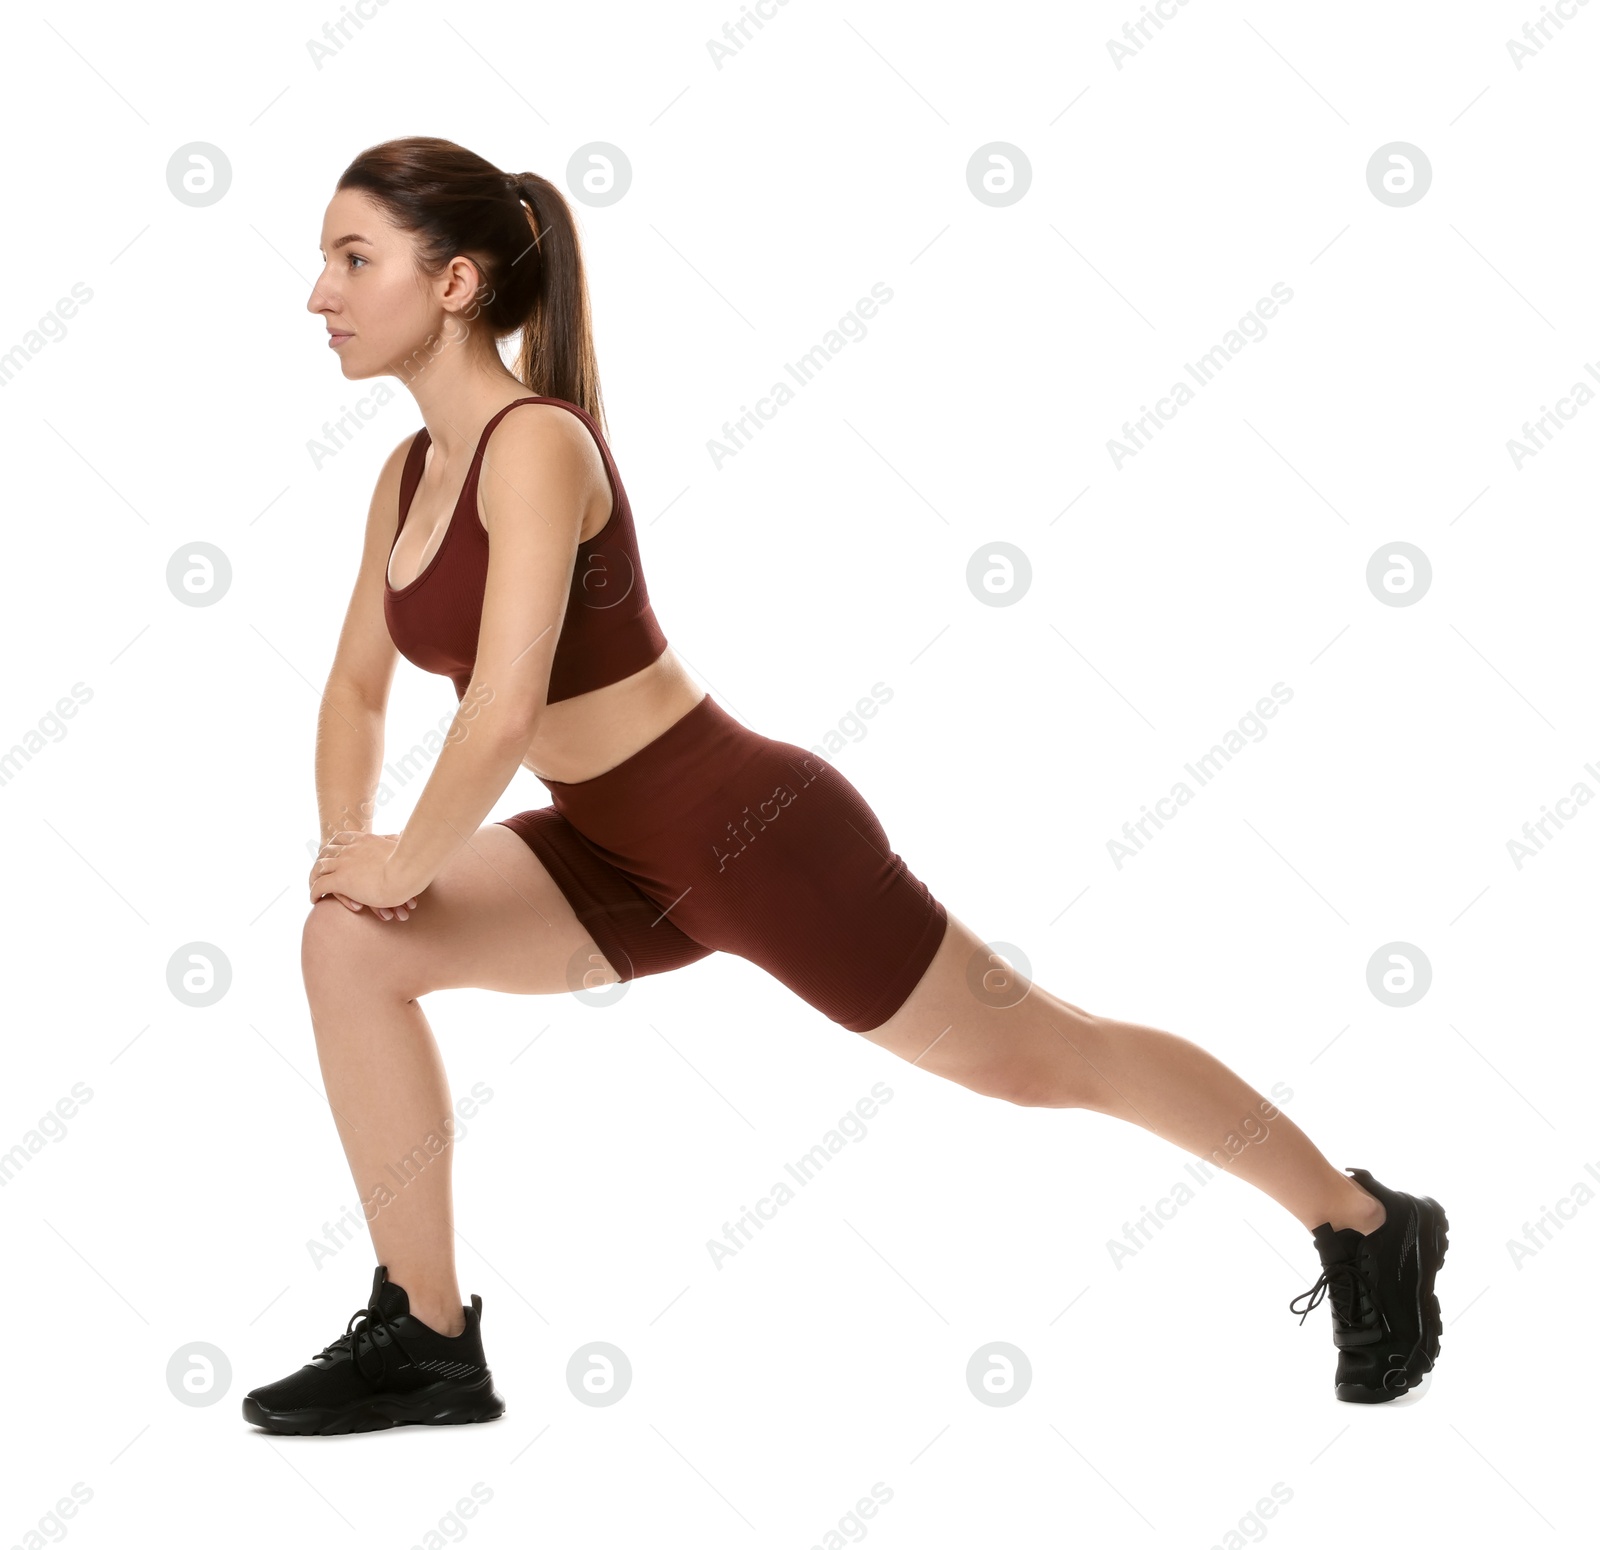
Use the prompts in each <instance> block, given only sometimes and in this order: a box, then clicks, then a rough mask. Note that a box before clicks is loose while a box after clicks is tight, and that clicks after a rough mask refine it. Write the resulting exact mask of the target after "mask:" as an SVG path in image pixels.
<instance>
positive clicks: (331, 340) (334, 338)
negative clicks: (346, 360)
mask: <svg viewBox="0 0 1600 1550" xmlns="http://www.w3.org/2000/svg"><path fill="white" fill-rule="evenodd" d="M354 338H355V335H354V334H340V333H334V332H332V331H331V330H330V331H329V334H328V348H329V349H330V350H337V349H338V348H339V346H340V345H342V344H343V343H344V342H345V340H346V339H354Z"/></svg>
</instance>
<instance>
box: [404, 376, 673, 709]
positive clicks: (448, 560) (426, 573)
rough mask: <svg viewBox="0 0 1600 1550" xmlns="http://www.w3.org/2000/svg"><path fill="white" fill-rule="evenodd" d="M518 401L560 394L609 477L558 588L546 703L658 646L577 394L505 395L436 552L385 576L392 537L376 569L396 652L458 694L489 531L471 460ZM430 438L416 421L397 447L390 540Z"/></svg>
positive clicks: (618, 483)
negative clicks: (568, 583)
mask: <svg viewBox="0 0 1600 1550" xmlns="http://www.w3.org/2000/svg"><path fill="white" fill-rule="evenodd" d="M518 404H560V405H561V407H562V408H563V409H570V410H571V411H572V413H573V414H575V415H577V417H578V418H579V419H580V420H582V421H583V423H584V424H585V425H586V426H587V427H588V429H589V434H590V435H591V436H593V437H594V439H595V442H596V444H597V445H598V446H599V448H600V456H601V458H602V459H603V460H604V462H605V465H606V478H607V479H608V480H609V481H610V484H611V515H610V517H609V518H607V520H606V525H605V526H604V527H603V528H601V529H600V531H599V532H598V533H596V534H595V535H594V537H593V538H591V539H589V540H588V541H587V542H586V543H581V544H579V546H578V550H577V556H576V560H575V563H574V565H573V570H572V589H571V591H570V592H569V593H568V594H567V612H566V617H565V618H564V619H563V621H562V624H561V638H560V639H559V640H558V641H557V642H556V651H555V659H554V661H553V662H552V663H551V666H550V688H549V693H548V694H547V695H546V703H547V704H551V705H554V704H555V703H556V702H557V701H558V700H570V699H572V698H573V697H574V696H576V695H579V694H587V693H588V692H589V691H590V690H591V689H603V688H604V687H605V686H606V685H607V684H613V683H616V682H618V681H619V680H620V679H623V678H627V677H629V676H631V675H632V674H634V673H637V672H639V671H640V670H641V669H642V668H646V667H648V666H649V665H650V664H651V663H652V662H654V661H655V660H656V658H657V657H659V656H660V655H661V653H662V652H663V651H665V650H666V649H667V637H666V636H665V635H664V634H663V633H662V631H661V626H660V624H659V623H657V621H656V616H655V611H654V610H653V609H652V608H651V606H650V594H649V592H648V591H646V589H645V584H644V571H643V570H642V569H641V568H640V565H639V545H638V538H637V535H636V534H635V533H634V529H633V511H632V508H631V507H630V506H629V505H628V494H627V491H626V490H624V489H623V488H622V480H621V478H620V477H619V476H618V474H617V466H616V464H615V463H614V462H612V460H611V449H610V448H609V447H607V446H606V444H605V440H604V438H603V437H602V436H601V435H600V431H599V429H598V427H597V426H596V425H595V423H594V421H593V419H591V418H590V416H589V415H588V413H587V412H586V411H585V410H583V409H581V408H580V407H579V406H578V405H577V404H571V403H568V402H567V401H566V399H564V398H550V397H547V396H545V395H543V394H530V395H529V396H528V397H527V398H518V399H515V400H513V401H512V402H511V403H509V404H507V405H506V406H505V408H504V409H502V410H500V412H499V413H498V414H496V415H495V416H494V417H493V418H492V419H491V420H490V421H489V423H488V424H487V425H485V426H484V428H483V434H482V435H481V436H480V437H479V438H478V446H477V450H476V451H475V452H474V453H473V454H472V462H471V463H470V464H469V465H468V468H467V482H466V483H465V484H464V485H463V486H462V487H461V495H460V498H459V499H458V500H457V501H456V505H455V510H454V511H452V512H451V514H450V521H449V522H448V523H447V524H446V526H445V530H444V537H443V539H442V540H441V541H440V543H439V548H438V550H437V552H436V553H435V554H434V556H433V558H432V559H431V560H429V561H428V563H427V564H426V565H425V566H423V568H422V570H421V571H420V572H419V573H418V575H417V578H416V580H414V581H411V582H408V583H407V584H406V585H405V586H403V587H398V588H396V587H392V586H390V584H389V572H388V569H387V566H388V564H389V563H392V561H393V559H394V544H390V545H389V560H388V561H386V562H385V570H384V573H383V617H384V620H385V622H386V623H387V624H388V626H389V638H390V639H391V640H392V641H393V642H394V643H395V646H396V647H397V648H398V649H399V652H400V654H401V656H403V657H405V658H406V660H407V661H409V662H413V663H415V664H416V665H417V666H418V667H420V668H422V669H423V670H424V671H425V672H429V673H443V674H445V675H447V676H448V677H449V678H450V679H451V680H452V681H453V682H454V684H455V689H456V698H457V699H460V698H461V697H462V696H463V695H465V694H466V692H467V685H468V684H469V683H471V682H472V669H473V664H474V663H475V662H476V660H477V656H478V627H479V625H480V623H481V622H482V618H483V590H484V584H485V582H486V581H487V580H488V575H489V535H488V533H486V532H485V531H484V527H483V523H482V522H480V521H479V520H478V471H479V465H480V464H481V463H482V461H483V449H484V447H485V445H486V444H487V443H488V440H489V433H490V432H491V431H492V430H493V429H494V428H495V426H496V425H498V424H499V423H500V420H501V418H502V416H504V415H505V414H506V413H507V412H508V411H510V410H512V409H514V408H516V406H517V405H518ZM430 439H431V438H430V437H429V435H428V429H427V427H426V426H424V427H423V428H422V429H421V430H420V431H419V432H418V433H417V435H416V436H415V437H413V439H412V442H411V449H410V451H409V452H407V454H406V461H405V468H404V471H403V472H402V474H401V476H400V521H399V524H398V526H397V527H396V528H395V535H394V541H395V543H399V541H400V533H401V531H402V530H403V529H404V527H405V525H406V513H407V512H408V511H409V510H410V509H411V501H412V497H413V496H415V494H416V491H417V485H418V483H419V482H420V480H421V478H422V460H423V458H424V456H425V455H426V453H427V450H428V442H429V440H430Z"/></svg>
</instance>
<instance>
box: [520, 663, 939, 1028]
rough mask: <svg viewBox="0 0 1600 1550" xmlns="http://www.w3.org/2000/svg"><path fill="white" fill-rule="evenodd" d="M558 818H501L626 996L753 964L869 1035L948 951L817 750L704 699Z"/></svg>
mask: <svg viewBox="0 0 1600 1550" xmlns="http://www.w3.org/2000/svg"><path fill="white" fill-rule="evenodd" d="M545 785H547V786H548V787H549V788H550V793H551V795H552V797H553V798H554V799H555V800H554V805H553V806H551V807H539V808H533V809H530V810H529V811H528V812H525V813H517V814H516V815H515V816H513V817H511V818H501V819H498V820H497V822H500V823H503V824H504V825H505V826H506V827H507V828H508V829H510V830H512V831H513V832H514V833H516V834H518V835H520V836H521V837H522V839H523V840H524V841H525V842H526V843H527V845H528V846H529V848H530V849H531V850H532V851H533V853H534V854H535V855H536V856H538V858H539V860H540V861H541V862H543V864H544V866H545V869H546V870H547V871H548V872H549V873H550V876H551V877H552V878H553V879H554V880H555V883H556V886H557V887H558V888H560V890H561V892H562V893H563V894H564V895H565V896H566V898H567V901H568V902H569V903H570V904H571V905H572V908H573V911H574V913H575V914H576V915H577V917H578V920H579V922H580V923H581V924H582V925H583V926H584V927H585V928H586V929H587V930H588V932H589V934H590V935H591V936H592V937H593V938H594V941H595V945H596V946H597V947H598V948H599V949H600V951H601V952H602V953H603V954H604V955H605V957H606V960H607V962H609V963H610V964H611V966H612V968H614V969H615V970H616V971H617V973H618V974H619V975H620V976H621V977H622V978H623V979H625V980H629V979H636V978H638V977H640V976H642V975H645V974H661V973H664V972H665V971H666V970H668V969H676V968H679V967H681V966H682V965H684V964H688V963H693V962H694V961H695V960H696V959H699V958H704V957H706V956H707V955H708V954H710V953H713V952H727V953H735V954H737V955H738V956H739V957H741V958H747V959H749V960H750V962H752V963H754V964H757V965H759V966H760V967H761V968H763V969H765V970H766V971H767V973H769V974H771V975H773V976H774V977H775V978H776V979H778V980H780V981H782V983H783V984H785V985H787V986H788V987H789V989H790V990H792V991H794V993H795V994H796V995H798V996H800V997H801V998H802V999H804V1000H805V1001H808V1002H809V1003H810V1004H811V1005H812V1006H814V1007H816V1009H817V1010H818V1011H820V1012H821V1013H822V1014H823V1015H824V1016H826V1017H828V1018H831V1019H832V1020H833V1021H834V1022H836V1023H839V1024H840V1025H842V1026H843V1027H845V1028H848V1029H850V1030H851V1032H853V1033H866V1032H868V1031H869V1030H870V1029H873V1028H876V1027H878V1026H879V1025H880V1024H882V1023H885V1022H887V1021H888V1020H889V1018H890V1017H891V1016H893V1015H894V1013H895V1012H896V1011H898V1010H899V1008H900V1006H901V1005H902V1003H903V1002H904V1001H905V999H906V997H907V996H909V995H910V994H911V992H912V990H913V989H914V988H915V986H916V983H917V981H918V980H919V979H921V978H922V975H923V972H924V970H926V969H927V967H928V964H929V962H930V961H931V960H932V958H933V955H934V953H935V952H936V951H937V950H938V947H939V943H940V942H941V941H942V940H943V937H944V930H945V922H946V914H945V908H944V906H943V905H942V904H941V903H940V902H939V901H938V900H937V899H936V898H934V897H933V895H932V894H931V893H929V892H928V889H927V887H926V886H925V885H924V884H923V883H922V882H920V881H919V880H918V879H917V878H916V877H915V876H914V875H913V874H912V873H911V871H910V869H909V868H908V867H907V866H906V864H905V862H904V861H903V860H902V859H901V858H900V857H899V856H898V855H896V854H895V852H894V851H893V850H892V849H891V848H890V846H889V837H888V835H887V834H885V833H884V831H883V826H882V824H880V823H879V822H878V820H877V818H876V816H875V815H874V814H873V811H872V809H871V808H870V807H868V806H867V803H866V799H865V798H864V797H863V796H862V795H861V793H860V792H859V791H857V790H856V788H855V787H854V786H852V785H851V784H850V782H849V781H848V780H846V779H845V777H844V776H843V775H841V774H840V773H839V771H838V770H836V769H835V768H834V767H833V766H832V765H831V764H829V763H827V762H826V761H825V760H824V759H823V758H822V757H821V756H820V755H819V754H816V753H814V752H812V751H811V750H809V749H805V748H800V747H797V746H796V745H795V744H793V743H783V742H777V741H775V740H774V739H772V738H770V737H763V736H762V735H761V734H760V733H758V732H753V731H751V729H750V728H749V727H747V726H745V725H744V723H743V722H741V721H739V720H738V719H737V718H736V717H734V716H732V715H730V714H729V713H728V712H727V711H725V710H724V709H723V708H722V707H721V706H720V705H718V704H717V703H716V702H715V701H714V700H713V699H712V698H711V696H710V695H709V694H707V695H706V696H705V697H704V698H703V699H702V700H701V701H700V703H699V704H698V705H696V706H695V707H694V709H693V710H691V711H688V712H687V713H686V714H685V715H683V716H682V717H680V718H679V719H678V720H677V721H675V722H674V723H673V724H672V725H671V726H670V727H668V728H667V730H666V731H665V732H663V733H662V734H661V735H660V736H659V737H657V738H655V739H653V740H652V741H651V742H648V743H646V744H645V746H644V747H643V748H641V749H639V750H638V751H637V752H636V753H633V754H631V755H630V756H629V757H628V758H626V759H624V760H623V761H622V763H621V764H618V765H616V766H614V767H613V768H612V769H609V770H606V771H605V772H604V773H603V774H600V775H596V776H595V777H594V778H593V779H592V780H580V781H570V782H569V781H559V780H550V781H546V782H545Z"/></svg>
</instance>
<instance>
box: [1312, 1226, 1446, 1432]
mask: <svg viewBox="0 0 1600 1550" xmlns="http://www.w3.org/2000/svg"><path fill="white" fill-rule="evenodd" d="M1449 1246H1450V1219H1449V1218H1448V1217H1447V1216H1446V1215H1445V1214H1444V1207H1443V1206H1441V1205H1440V1204H1439V1202H1438V1201H1437V1200H1434V1199H1433V1198H1432V1197H1431V1196H1428V1195H1423V1196H1421V1197H1420V1198H1419V1199H1418V1201H1417V1254H1418V1257H1419V1259H1420V1262H1421V1271H1422V1273H1421V1275H1420V1276H1419V1277H1418V1278H1417V1327H1418V1328H1419V1329H1420V1330H1421V1331H1422V1333H1421V1334H1420V1335H1419V1336H1418V1337H1417V1343H1416V1344H1415V1345H1414V1346H1412V1348H1411V1350H1410V1352H1409V1353H1407V1356H1406V1359H1405V1364H1404V1365H1403V1366H1395V1367H1391V1368H1390V1369H1389V1371H1388V1372H1386V1373H1385V1374H1384V1382H1385V1384H1389V1383H1391V1382H1392V1383H1393V1387H1384V1388H1371V1387H1369V1386H1368V1385H1366V1384H1364V1383H1340V1384H1338V1385H1336V1386H1335V1390H1334V1392H1335V1395H1336V1396H1337V1397H1338V1398H1339V1399H1342V1400H1345V1401H1346V1402H1347V1403H1350V1404H1357V1405H1381V1404H1385V1403H1387V1402H1388V1401H1389V1400H1391V1399H1399V1398H1400V1396H1401V1395H1402V1394H1409V1393H1410V1392H1411V1391H1412V1390H1413V1389H1415V1388H1416V1387H1417V1386H1418V1385H1419V1384H1420V1383H1421V1382H1422V1379H1423V1376H1424V1374H1426V1373H1429V1372H1432V1371H1433V1364H1434V1363H1435V1362H1436V1361H1437V1360H1438V1359H1439V1338H1440V1335H1441V1334H1442V1333H1443V1330H1444V1319H1443V1317H1442V1316H1441V1314H1440V1311H1439V1299H1438V1297H1437V1295H1436V1294H1435V1293H1434V1289H1433V1284H1434V1278H1435V1277H1436V1276H1437V1275H1438V1273H1439V1267H1440V1266H1441V1265H1442V1264H1444V1253H1445V1250H1446V1249H1447V1248H1449Z"/></svg>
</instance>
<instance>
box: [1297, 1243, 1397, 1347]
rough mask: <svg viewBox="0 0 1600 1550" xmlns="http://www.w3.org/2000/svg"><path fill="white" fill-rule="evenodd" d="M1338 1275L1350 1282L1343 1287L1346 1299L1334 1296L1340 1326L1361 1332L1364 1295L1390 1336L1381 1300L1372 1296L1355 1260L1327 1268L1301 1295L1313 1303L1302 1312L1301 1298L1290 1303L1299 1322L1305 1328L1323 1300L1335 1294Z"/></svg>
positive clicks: (1369, 1286) (1370, 1287) (1340, 1261)
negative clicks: (1334, 1289) (1333, 1292)
mask: <svg viewBox="0 0 1600 1550" xmlns="http://www.w3.org/2000/svg"><path fill="white" fill-rule="evenodd" d="M1339 1275H1343V1276H1347V1277H1348V1278H1349V1279H1348V1280H1346V1281H1345V1282H1344V1283H1342V1285H1341V1287H1340V1292H1342V1294H1343V1295H1339V1293H1335V1294H1334V1297H1333V1315H1334V1317H1335V1318H1336V1319H1338V1321H1339V1322H1340V1324H1342V1325H1343V1326H1344V1327H1345V1328H1346V1329H1356V1328H1359V1327H1360V1325H1361V1323H1362V1322H1363V1321H1362V1319H1361V1318H1360V1316H1359V1314H1360V1308H1361V1293H1362V1292H1365V1293H1366V1295H1367V1306H1368V1307H1370V1308H1371V1309H1373V1311H1374V1312H1375V1313H1376V1314H1377V1316H1378V1317H1379V1318H1380V1319H1381V1320H1382V1321H1383V1327H1384V1331H1385V1333H1387V1332H1388V1329H1389V1320H1388V1319H1387V1318H1385V1317H1384V1313H1383V1309H1382V1308H1380V1307H1379V1306H1378V1299H1377V1298H1376V1297H1374V1296H1373V1295H1372V1285H1371V1283H1370V1282H1369V1281H1368V1280H1367V1278H1366V1276H1365V1275H1363V1274H1362V1272H1361V1268H1360V1266H1358V1265H1357V1264H1356V1262H1355V1261H1354V1260H1353V1259H1341V1260H1336V1261H1335V1262H1334V1263H1333V1264H1331V1265H1328V1266H1326V1267H1325V1268H1324V1269H1323V1272H1322V1274H1321V1275H1320V1276H1318V1277H1317V1279H1316V1280H1315V1281H1314V1282H1313V1283H1312V1285H1311V1286H1310V1287H1309V1288H1308V1289H1307V1290H1305V1291H1303V1292H1301V1293H1300V1297H1305V1298H1309V1299H1310V1300H1309V1301H1308V1302H1307V1303H1306V1305H1305V1307H1304V1308H1303V1309H1302V1308H1300V1307H1299V1306H1298V1303H1299V1302H1300V1297H1296V1298H1294V1299H1293V1300H1292V1301H1291V1302H1290V1303H1289V1311H1290V1312H1291V1313H1298V1314H1299V1315H1300V1322H1301V1323H1302V1324H1304V1323H1305V1321H1306V1319H1307V1318H1308V1317H1309V1316H1310V1314H1311V1310H1312V1309H1313V1308H1316V1307H1318V1306H1320V1305H1321V1303H1322V1301H1323V1299H1324V1298H1325V1297H1327V1296H1328V1295H1329V1293H1330V1292H1331V1291H1332V1290H1333V1283H1334V1277H1335V1276H1339Z"/></svg>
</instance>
